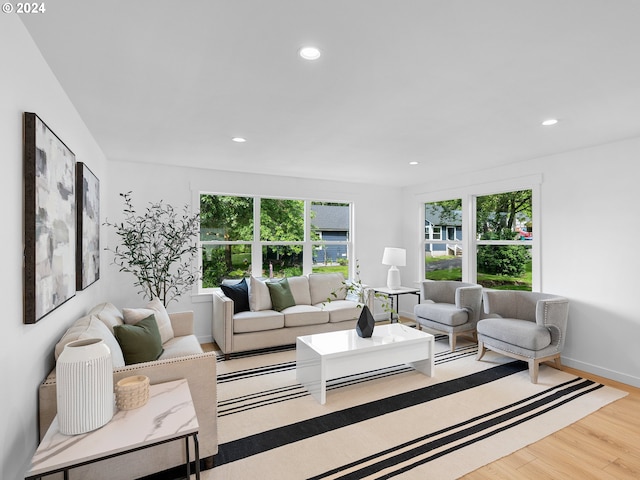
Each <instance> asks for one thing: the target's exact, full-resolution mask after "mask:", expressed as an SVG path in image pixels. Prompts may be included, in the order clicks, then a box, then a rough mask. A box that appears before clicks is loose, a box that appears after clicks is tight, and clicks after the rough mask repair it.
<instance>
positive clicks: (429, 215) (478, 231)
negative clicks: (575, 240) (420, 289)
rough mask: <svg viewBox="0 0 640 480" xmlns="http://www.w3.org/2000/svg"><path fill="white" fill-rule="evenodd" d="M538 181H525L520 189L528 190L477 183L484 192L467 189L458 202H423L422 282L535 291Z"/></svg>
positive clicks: (538, 265)
mask: <svg viewBox="0 0 640 480" xmlns="http://www.w3.org/2000/svg"><path fill="white" fill-rule="evenodd" d="M539 180H540V179H539V178H538V177H533V176H532V177H527V178H526V179H523V180H521V182H520V185H523V184H524V185H527V186H529V185H530V186H531V187H530V188H527V187H525V188H521V189H518V190H516V189H514V190H508V189H504V190H501V192H500V193H493V192H492V191H491V190H492V189H491V187H489V188H487V186H486V185H482V187H481V188H483V189H485V191H487V193H483V194H476V193H474V192H473V191H472V190H470V191H467V192H464V195H462V196H461V198H460V199H456V198H454V199H451V200H440V201H433V202H429V203H424V218H423V221H424V241H423V251H424V260H425V261H424V278H426V279H429V280H464V281H466V282H472V283H479V284H481V285H483V286H485V287H487V288H495V289H520V290H537V289H539V288H540V274H539V272H540V259H539V255H538V252H539V249H538V246H537V244H538V239H537V238H536V230H535V226H536V225H537V221H536V218H535V217H536V215H535V212H536V211H537V209H536V207H535V206H536V205H537V204H538V203H537V202H538V200H537V195H538V192H539V188H538V186H537V185H539ZM525 182H526V183H525ZM499 186H500V187H504V185H502V184H500V185H499ZM472 188H473V187H472ZM507 188H508V187H507ZM456 193H459V192H456ZM469 252H471V255H469Z"/></svg>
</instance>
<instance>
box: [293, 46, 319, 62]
mask: <svg viewBox="0 0 640 480" xmlns="http://www.w3.org/2000/svg"><path fill="white" fill-rule="evenodd" d="M298 53H299V54H300V56H301V57H302V58H304V59H305V60H317V59H318V58H320V50H319V49H317V48H316V47H302V48H301V49H300V51H299V52H298Z"/></svg>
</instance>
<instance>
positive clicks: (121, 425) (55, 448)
mask: <svg viewBox="0 0 640 480" xmlns="http://www.w3.org/2000/svg"><path fill="white" fill-rule="evenodd" d="M114 408H115V404H114ZM198 429H199V426H198V419H197V417H196V411H195V408H194V406H193V400H192V399H191V391H190V390H189V384H188V383H187V380H185V379H182V380H176V381H173V382H166V383H159V384H156V385H151V386H150V387H149V401H148V402H147V403H146V404H145V405H143V406H142V407H140V408H136V409H134V410H119V411H117V412H116V413H115V415H114V416H113V418H112V419H111V420H110V421H109V423H107V424H106V425H104V426H102V427H100V428H98V429H96V430H93V431H91V432H88V433H83V434H80V435H63V434H62V433H60V430H59V428H58V417H57V416H56V417H55V418H54V420H53V422H52V423H51V426H50V427H49V430H47V433H46V434H45V436H44V438H43V439H42V442H41V443H40V445H39V446H38V449H37V450H36V453H35V454H34V455H33V459H32V460H31V469H30V470H29V471H28V472H27V476H26V477H25V478H26V480H30V479H36V478H40V477H43V476H45V475H50V474H52V473H57V472H64V478H65V480H67V479H68V478H69V470H70V469H72V468H74V467H79V466H81V465H87V464H89V463H94V462H97V461H99V460H103V459H105V458H110V457H115V456H117V455H122V454H124V453H128V452H132V451H135V450H142V449H144V448H149V447H153V446H154V445H158V444H160V443H165V442H169V441H173V440H180V439H184V441H185V451H186V458H187V478H189V476H190V474H191V471H190V470H191V467H190V462H189V459H190V455H189V437H191V438H193V444H194V447H195V466H196V468H195V470H196V471H195V474H196V479H200V449H199V445H198Z"/></svg>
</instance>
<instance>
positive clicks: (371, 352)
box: [296, 323, 434, 404]
mask: <svg viewBox="0 0 640 480" xmlns="http://www.w3.org/2000/svg"><path fill="white" fill-rule="evenodd" d="M433 345H434V337H433V335H431V334H429V333H426V332H422V331H419V330H416V329H415V328H411V327H408V326H406V325H402V324H399V323H393V324H390V325H380V326H376V327H375V328H374V330H373V335H372V336H371V337H370V338H361V337H359V336H358V334H357V333H356V331H355V329H351V330H341V331H338V332H329V333H319V334H316V335H305V336H302V337H298V338H297V339H296V377H297V379H298V382H299V383H300V384H302V385H303V386H304V387H305V388H306V389H307V390H309V392H310V393H311V395H312V396H313V398H315V399H316V400H317V401H318V402H320V404H324V403H325V402H326V397H327V380H331V379H333V378H339V377H344V376H347V375H354V374H357V373H362V372H367V371H370V370H376V369H379V368H385V367H391V366H394V365H400V364H403V363H406V364H409V365H411V366H412V367H413V368H415V369H416V370H418V371H419V372H422V373H424V374H425V375H427V376H432V375H433V374H434V366H433V365H434V362H433Z"/></svg>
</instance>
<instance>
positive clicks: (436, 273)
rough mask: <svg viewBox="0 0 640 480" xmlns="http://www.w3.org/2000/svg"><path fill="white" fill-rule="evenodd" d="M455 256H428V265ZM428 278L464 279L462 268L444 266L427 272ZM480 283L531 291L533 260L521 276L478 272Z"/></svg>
mask: <svg viewBox="0 0 640 480" xmlns="http://www.w3.org/2000/svg"><path fill="white" fill-rule="evenodd" d="M453 258H455V257H452V256H444V257H436V258H432V257H428V258H426V259H425V263H426V264H427V265H429V264H431V265H433V264H434V263H437V262H438V261H442V260H451V259H453ZM426 278H427V279H429V280H458V281H460V280H461V279H462V268H459V267H454V268H444V269H442V270H433V271H430V272H427V273H426ZM478 283H479V284H480V285H482V286H484V287H487V288H494V289H496V290H527V291H531V286H532V275H531V262H528V263H527V267H526V271H525V273H524V275H522V276H521V277H508V276H505V275H489V274H484V273H478Z"/></svg>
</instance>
